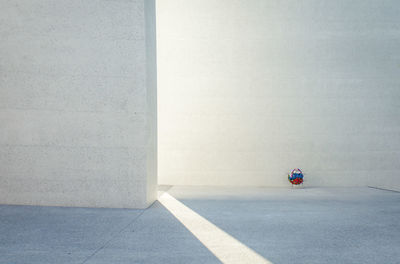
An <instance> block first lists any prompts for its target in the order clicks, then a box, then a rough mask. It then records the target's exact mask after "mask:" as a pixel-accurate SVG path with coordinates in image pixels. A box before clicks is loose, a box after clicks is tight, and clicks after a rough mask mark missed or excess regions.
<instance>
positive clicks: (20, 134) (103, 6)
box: [0, 0, 157, 208]
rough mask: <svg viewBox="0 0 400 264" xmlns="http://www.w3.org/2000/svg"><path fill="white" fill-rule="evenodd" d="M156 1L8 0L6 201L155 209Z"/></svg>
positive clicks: (1, 21) (2, 176) (2, 57)
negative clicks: (153, 203) (151, 204)
mask: <svg viewBox="0 0 400 264" xmlns="http://www.w3.org/2000/svg"><path fill="white" fill-rule="evenodd" d="M154 23H155V10H154V1H151V0H133V1H124V0H118V1H107V0H91V1H81V0H66V1H56V0H13V1H6V0H0V38H1V41H0V203H5V204H31V205H61V206H90V207H129V208H132V207H146V206H148V205H149V204H150V203H151V202H152V201H154V199H155V188H156V174H157V171H156V160H157V159H156V140H155V130H156V112H157V111H156V98H155V97H156V75H155V74H156V64H155V31H154Z"/></svg>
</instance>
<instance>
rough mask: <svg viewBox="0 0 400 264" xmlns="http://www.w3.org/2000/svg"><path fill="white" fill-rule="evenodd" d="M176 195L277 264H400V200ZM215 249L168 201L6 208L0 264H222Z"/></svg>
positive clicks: (365, 194)
mask: <svg viewBox="0 0 400 264" xmlns="http://www.w3.org/2000/svg"><path fill="white" fill-rule="evenodd" d="M168 193H169V194H170V195H171V196H173V197H175V198H176V199H177V200H178V201H180V202H181V203H183V204H184V205H186V206H187V207H188V208H190V209H191V210H193V211H194V212H196V213H198V214H199V215H201V216H202V217H204V218H205V219H207V220H208V221H210V222H211V223H213V224H214V225H215V226H217V227H219V228H220V229H221V230H223V231H225V232H226V233H227V234H229V235H231V236H232V237H234V238H236V239H237V240H238V241H240V242H241V243H242V244H244V245H246V246H247V247H249V248H251V249H253V250H254V251H255V252H257V253H258V254H260V255H261V256H262V257H264V258H265V259H266V260H268V261H270V262H272V263H275V264H278V263H307V264H312V263H352V264H353V263H400V250H399V248H400V193H396V192H390V191H383V190H377V189H371V188H324V189H322V188H304V189H268V188H214V187H173V188H171V189H169V190H168ZM192 226H193V225H192ZM203 242H204V241H203ZM208 246H209V245H203V244H202V243H201V242H200V241H199V240H198V239H197V238H196V237H195V236H194V235H193V234H192V233H191V232H190V231H189V230H188V229H187V228H186V227H185V226H184V225H182V223H181V222H179V221H178V220H177V219H176V218H175V216H174V215H173V212H172V213H171V212H170V211H168V210H167V209H166V208H165V207H164V206H163V205H162V204H161V203H160V202H156V203H155V204H154V205H153V206H151V207H150V208H149V209H147V210H121V209H90V208H59V207H31V206H0V263H7V264H8V263H10V264H17V263H41V264H43V263H59V264H62V263H88V264H93V263H185V264H186V263H220V261H219V259H218V258H217V257H215V256H214V255H213V254H212V253H211V252H210V250H209V249H207V247H208Z"/></svg>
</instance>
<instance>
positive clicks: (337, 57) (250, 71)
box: [157, 0, 400, 190]
mask: <svg viewBox="0 0 400 264" xmlns="http://www.w3.org/2000/svg"><path fill="white" fill-rule="evenodd" d="M157 5H158V10H157V15H158V25H157V26H158V30H157V32H158V73H159V75H158V86H159V108H160V111H159V115H160V116H159V178H160V181H159V183H161V184H172V185H191V184H198V185H239V186H241V185H255V186H284V185H285V184H286V177H285V173H287V172H288V171H289V170H291V169H293V168H294V167H300V168H303V169H304V170H305V172H307V173H308V177H307V181H308V185H314V186H334V185H341V186H349V185H367V182H368V183H369V184H372V185H379V186H381V187H385V188H394V187H396V188H397V189H398V190H400V182H399V181H398V171H399V169H400V162H399V160H400V118H399V116H400V104H399V102H400V89H399V86H400V50H399V48H398V47H399V45H400V29H399V25H400V16H399V15H398V14H399V13H400V2H399V1H396V0H383V1H376V0H355V1H352V0H335V1H331V0H322V1H315V0H302V1H292V0H279V1H278V0H251V1H247V0H235V1H232V0H219V1H215V0H159V1H157Z"/></svg>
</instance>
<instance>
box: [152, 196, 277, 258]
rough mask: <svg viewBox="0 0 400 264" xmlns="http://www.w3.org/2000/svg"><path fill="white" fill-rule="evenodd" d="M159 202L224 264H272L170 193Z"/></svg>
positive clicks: (161, 197) (160, 198)
mask: <svg viewBox="0 0 400 264" xmlns="http://www.w3.org/2000/svg"><path fill="white" fill-rule="evenodd" d="M158 200H159V202H160V203H161V204H162V205H163V206H165V208H167V209H168V210H169V211H170V212H171V213H172V214H173V215H174V216H175V217H176V218H177V219H178V220H179V221H180V222H181V223H182V224H183V225H184V226H185V227H186V228H187V229H188V230H189V231H190V232H191V233H192V234H193V235H194V236H195V237H196V238H197V239H198V240H200V242H201V243H203V244H204V246H206V247H207V249H208V250H210V251H211V252H212V253H213V254H214V255H215V256H216V257H217V258H218V259H219V260H220V261H221V262H223V263H251V264H258V263H260V264H261V263H265V264H272V262H270V261H268V260H267V259H265V258H264V257H262V256H261V255H259V254H258V253H256V252H255V251H254V250H252V249H251V248H249V247H247V246H246V245H244V244H243V243H241V242H240V241H238V240H237V239H236V238H234V237H232V236H231V235H229V234H227V233H226V232H224V231H223V230H221V229H220V228H219V227H217V226H216V225H214V224H212V223H211V222H209V221H208V220H207V219H205V218H204V217H202V216H201V215H199V214H198V213H196V212H194V211H193V210H191V209H190V208H188V207H187V206H185V205H184V204H182V203H181V202H179V201H178V200H176V199H175V198H174V197H172V196H171V195H170V194H168V193H163V194H162V195H161V196H160V197H159V198H158Z"/></svg>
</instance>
